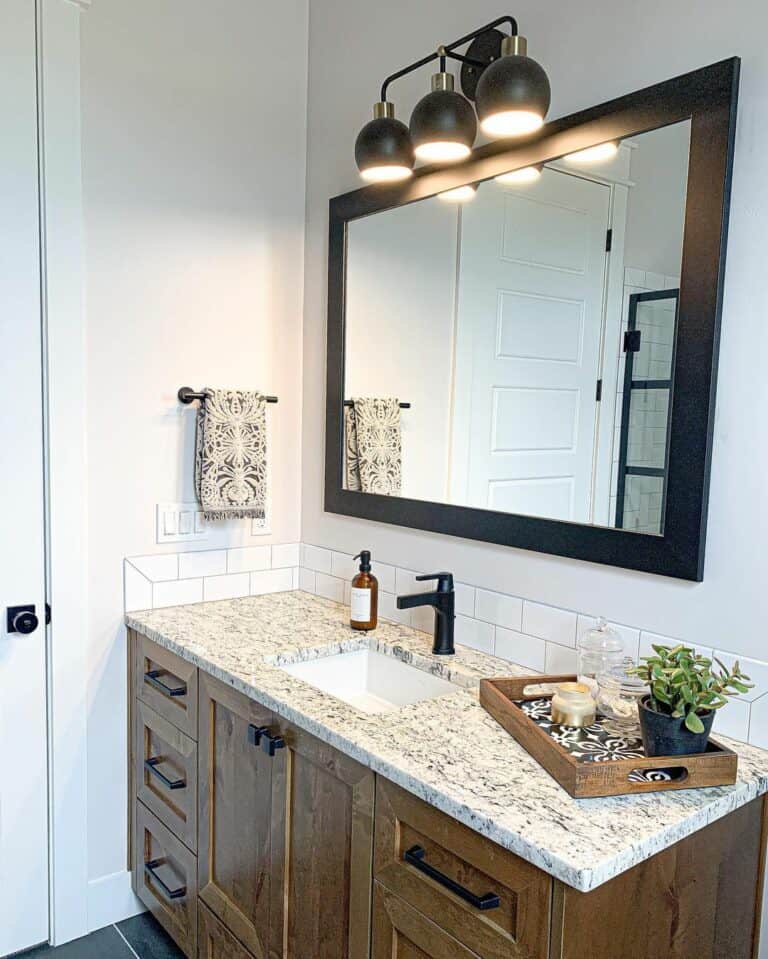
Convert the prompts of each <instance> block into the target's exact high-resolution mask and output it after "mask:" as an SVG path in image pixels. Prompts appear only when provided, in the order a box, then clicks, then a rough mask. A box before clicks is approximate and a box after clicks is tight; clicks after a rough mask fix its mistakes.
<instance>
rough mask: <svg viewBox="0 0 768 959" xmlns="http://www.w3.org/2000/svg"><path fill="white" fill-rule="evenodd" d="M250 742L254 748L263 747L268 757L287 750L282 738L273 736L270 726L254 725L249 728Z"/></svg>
mask: <svg viewBox="0 0 768 959" xmlns="http://www.w3.org/2000/svg"><path fill="white" fill-rule="evenodd" d="M248 742H249V743H250V744H251V745H252V746H261V748H262V749H263V750H264V752H265V753H266V754H267V755H268V756H274V755H275V752H276V751H277V750H278V749H284V748H285V740H284V739H283V737H282V736H273V735H272V733H271V732H270V731H269V726H254V725H253V723H251V724H250V725H249V726H248Z"/></svg>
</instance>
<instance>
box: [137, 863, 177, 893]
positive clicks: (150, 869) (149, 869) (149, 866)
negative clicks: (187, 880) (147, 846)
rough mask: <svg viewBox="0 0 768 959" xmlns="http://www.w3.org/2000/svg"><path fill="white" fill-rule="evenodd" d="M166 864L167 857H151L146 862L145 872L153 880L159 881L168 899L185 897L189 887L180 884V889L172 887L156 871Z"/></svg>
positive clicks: (161, 889) (158, 883)
mask: <svg viewBox="0 0 768 959" xmlns="http://www.w3.org/2000/svg"><path fill="white" fill-rule="evenodd" d="M165 864H166V860H165V859H150V861H149V862H145V863H144V872H145V873H146V874H147V875H148V876H149V877H150V878H151V879H152V881H153V882H155V883H157V885H158V886H159V887H160V891H161V892H162V893H163V895H164V896H165V898H166V899H183V898H184V896H186V894H187V887H186V886H179V887H178V889H171V887H170V886H169V885H167V884H166V883H164V882H163V880H162V879H161V878H160V877H159V876H158V874H157V872H156V871H155V870H157V869H159V868H160V867H161V866H164V865H165Z"/></svg>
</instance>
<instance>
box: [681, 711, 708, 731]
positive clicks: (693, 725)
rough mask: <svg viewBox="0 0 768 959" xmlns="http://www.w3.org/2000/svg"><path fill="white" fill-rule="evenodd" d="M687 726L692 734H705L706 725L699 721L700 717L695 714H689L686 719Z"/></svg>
mask: <svg viewBox="0 0 768 959" xmlns="http://www.w3.org/2000/svg"><path fill="white" fill-rule="evenodd" d="M685 725H686V728H687V729H690V731H691V732H692V733H703V732H704V723H703V722H702V721H701V720H700V719H699V717H698V716H697V715H696V713H694V712H690V713H688V715H687V716H686V717H685Z"/></svg>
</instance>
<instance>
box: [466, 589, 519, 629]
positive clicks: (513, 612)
mask: <svg viewBox="0 0 768 959" xmlns="http://www.w3.org/2000/svg"><path fill="white" fill-rule="evenodd" d="M475 616H476V617H477V618H478V619H482V620H485V622H487V623H495V624H496V625H497V626H503V627H504V628H505V629H514V630H517V631H518V632H519V631H520V629H521V627H522V621H523V601H522V600H521V599H518V598H517V597H516V596H505V595H504V594H503V593H492V592H490V591H489V590H487V589H478V590H477V592H476V594H475Z"/></svg>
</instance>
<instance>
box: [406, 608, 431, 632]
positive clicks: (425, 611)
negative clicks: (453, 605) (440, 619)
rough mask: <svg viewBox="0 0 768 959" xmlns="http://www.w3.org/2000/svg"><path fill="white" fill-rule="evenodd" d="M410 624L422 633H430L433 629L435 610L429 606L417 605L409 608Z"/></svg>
mask: <svg viewBox="0 0 768 959" xmlns="http://www.w3.org/2000/svg"><path fill="white" fill-rule="evenodd" d="M411 626H413V628H414V629H420V630H421V631H422V633H429V634H430V635H432V634H433V633H434V631H435V611H434V609H433V608H432V607H431V606H417V607H416V608H415V609H412V610H411Z"/></svg>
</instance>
